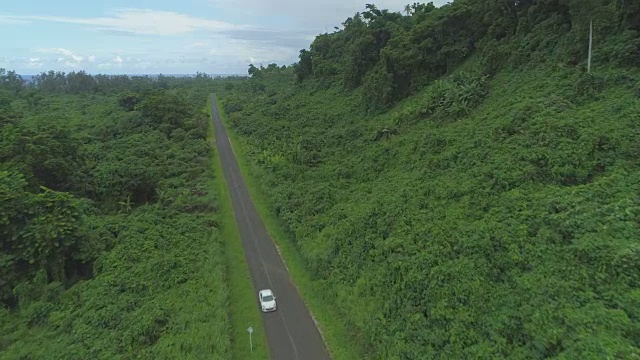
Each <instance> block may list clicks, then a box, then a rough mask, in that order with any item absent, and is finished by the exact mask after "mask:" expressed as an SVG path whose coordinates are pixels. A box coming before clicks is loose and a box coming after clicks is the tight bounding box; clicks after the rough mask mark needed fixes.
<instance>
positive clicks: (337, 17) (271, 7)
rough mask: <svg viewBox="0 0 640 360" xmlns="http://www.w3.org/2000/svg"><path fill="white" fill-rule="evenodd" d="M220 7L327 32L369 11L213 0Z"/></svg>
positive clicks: (355, 3)
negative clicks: (285, 18) (282, 17)
mask: <svg viewBox="0 0 640 360" xmlns="http://www.w3.org/2000/svg"><path fill="white" fill-rule="evenodd" d="M451 1H452V0H435V1H433V3H434V5H436V6H441V5H444V4H446V3H448V2H451ZM209 2H210V3H211V4H213V5H215V6H217V7H222V8H224V9H228V10H238V9H242V10H238V11H243V12H245V13H251V14H254V15H261V16H269V15H286V16H288V17H291V18H292V19H294V20H296V21H297V22H298V24H299V25H304V26H305V27H311V28H314V29H315V31H316V32H317V31H324V27H331V29H327V30H332V29H333V26H339V25H340V24H342V23H343V22H344V21H345V20H346V19H347V18H348V17H351V16H353V15H354V14H355V13H356V12H363V11H365V10H366V8H365V2H364V1H361V0H323V1H315V0H314V1H312V0H297V1H291V0H209ZM408 3H411V1H407V0H379V1H376V2H374V4H375V5H376V7H377V8H378V9H388V10H389V11H402V10H403V9H404V6H405V5H407V4H408Z"/></svg>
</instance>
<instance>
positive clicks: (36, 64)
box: [25, 57, 44, 69]
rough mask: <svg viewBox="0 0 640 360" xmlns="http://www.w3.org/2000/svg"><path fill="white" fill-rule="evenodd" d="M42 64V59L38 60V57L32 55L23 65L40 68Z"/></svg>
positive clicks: (29, 67) (28, 67)
mask: <svg viewBox="0 0 640 360" xmlns="http://www.w3.org/2000/svg"><path fill="white" fill-rule="evenodd" d="M43 65H44V64H43V63H42V60H40V58H37V57H32V58H29V59H28V60H27V64H26V65H25V67H26V68H27V69H40V68H42V66H43Z"/></svg>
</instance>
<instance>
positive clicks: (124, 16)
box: [6, 9, 252, 35]
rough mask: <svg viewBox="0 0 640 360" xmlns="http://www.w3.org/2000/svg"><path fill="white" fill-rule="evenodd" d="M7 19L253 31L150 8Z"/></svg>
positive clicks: (163, 30) (169, 30) (138, 30)
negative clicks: (102, 14)
mask: <svg viewBox="0 0 640 360" xmlns="http://www.w3.org/2000/svg"><path fill="white" fill-rule="evenodd" d="M6 18H7V19H10V20H16V21H23V20H42V21H53V22H63V23H71V24H81V25H87V26H89V27H93V28H95V29H97V30H104V31H109V32H114V33H124V34H139V35H178V34H184V33H189V32H193V31H196V30H206V31H213V32H224V31H229V30H242V29H251V28H252V27H250V26H246V25H234V24H231V23H228V22H224V21H218V20H211V19H205V18H199V17H194V16H190V15H186V14H180V13H177V12H172V11H158V10H151V9H117V10H115V11H113V14H112V16H111V17H94V18H78V17H65V16H10V17H6Z"/></svg>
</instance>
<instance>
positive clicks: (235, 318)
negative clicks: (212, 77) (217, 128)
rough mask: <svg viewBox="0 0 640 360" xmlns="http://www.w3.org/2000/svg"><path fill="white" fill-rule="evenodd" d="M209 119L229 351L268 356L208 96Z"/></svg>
mask: <svg viewBox="0 0 640 360" xmlns="http://www.w3.org/2000/svg"><path fill="white" fill-rule="evenodd" d="M207 113H208V114H209V117H210V119H212V121H210V122H209V131H208V133H209V134H208V137H207V141H208V142H209V144H211V145H212V146H213V147H214V152H215V154H214V156H213V157H212V158H211V165H212V167H213V169H214V179H213V180H212V185H213V186H214V187H215V194H216V197H217V199H218V217H217V218H218V220H219V226H218V229H219V236H220V237H221V238H222V242H223V244H224V250H225V262H226V268H227V269H226V277H227V279H226V281H227V287H228V289H229V294H228V295H229V296H228V298H229V316H230V324H231V351H232V354H233V358H234V359H238V360H245V359H269V348H268V346H267V341H266V336H265V331H264V324H263V323H262V317H261V315H260V312H259V310H258V307H257V304H256V301H255V299H256V294H257V293H256V292H255V289H254V288H253V284H252V282H251V278H250V276H249V269H248V265H247V262H246V259H245V256H244V250H243V248H242V243H241V242H240V235H239V233H238V229H237V226H236V221H235V216H234V214H233V207H232V205H231V197H230V196H229V192H228V188H227V184H226V181H225V179H224V177H223V175H222V164H221V162H220V158H219V156H218V151H217V149H216V148H215V140H214V139H215V137H214V130H213V118H212V117H211V115H212V114H211V100H210V99H207ZM250 326H251V327H252V328H253V334H252V341H253V351H251V349H250V344H249V333H248V331H247V329H248V328H249V327H250Z"/></svg>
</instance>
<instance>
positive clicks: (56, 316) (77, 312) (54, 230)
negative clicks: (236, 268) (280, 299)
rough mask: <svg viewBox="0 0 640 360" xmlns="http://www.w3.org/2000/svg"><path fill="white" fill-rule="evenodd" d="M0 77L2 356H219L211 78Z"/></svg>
mask: <svg viewBox="0 0 640 360" xmlns="http://www.w3.org/2000/svg"><path fill="white" fill-rule="evenodd" d="M0 75H1V76H0V88H1V89H0V133H1V134H2V136H1V137H0V234H1V235H0V359H12V360H14V359H133V358H144V359H169V358H172V359H178V358H180V359H230V358H231V357H232V356H231V355H232V353H231V350H232V349H231V347H232V346H231V344H232V339H231V333H230V326H231V324H230V320H229V313H228V311H229V308H228V304H229V302H230V301H231V300H232V299H229V297H228V296H229V289H228V286H229V284H228V283H227V281H226V278H227V274H226V269H225V264H224V259H225V257H224V249H223V246H222V239H221V238H220V237H219V236H218V233H217V232H216V229H217V227H218V225H219V217H218V213H219V209H218V208H217V204H218V199H217V195H216V194H214V186H213V185H212V181H213V179H214V176H213V173H212V172H213V169H212V166H211V150H212V148H211V144H210V143H209V142H208V141H207V138H208V135H209V134H208V131H209V124H210V118H209V115H208V114H207V113H206V112H205V111H204V109H205V106H206V101H207V97H208V94H209V91H211V89H212V88H211V86H212V81H211V79H208V78H206V77H204V76H202V75H199V76H198V77H196V78H195V79H177V78H166V77H160V78H157V79H151V78H148V77H139V78H135V77H134V78H129V77H127V76H115V77H109V76H89V75H87V74H85V73H84V72H79V73H75V72H74V73H70V74H64V73H55V72H49V73H43V74H41V75H40V76H39V77H37V78H36V79H35V82H34V83H33V84H31V85H30V86H28V87H25V86H23V84H22V83H21V81H20V79H19V78H17V76H16V74H15V73H13V72H5V71H4V70H1V71H0ZM256 313H257V310H256ZM243 330H244V329H243ZM243 344H244V343H243Z"/></svg>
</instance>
